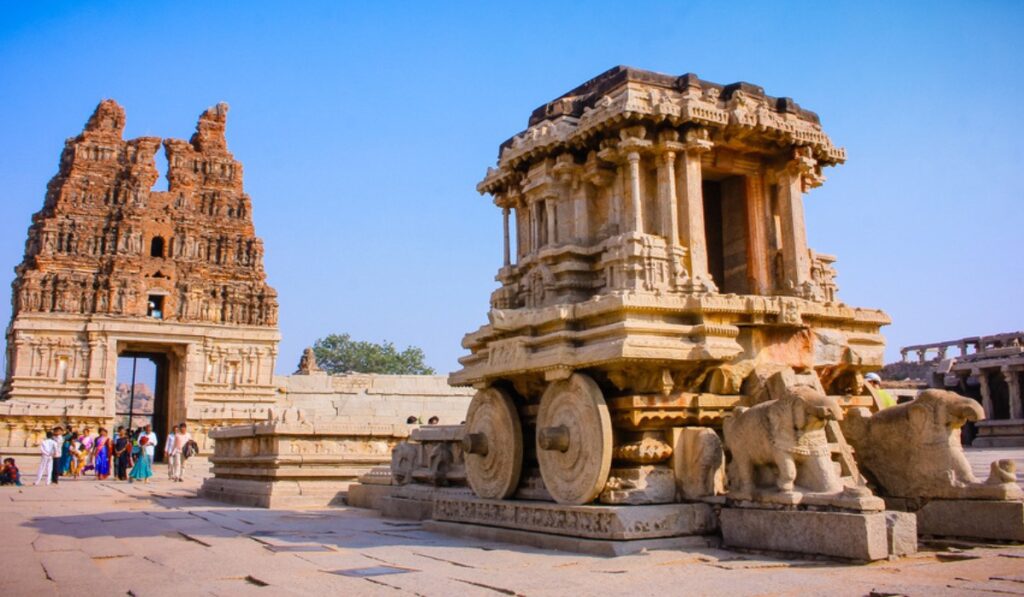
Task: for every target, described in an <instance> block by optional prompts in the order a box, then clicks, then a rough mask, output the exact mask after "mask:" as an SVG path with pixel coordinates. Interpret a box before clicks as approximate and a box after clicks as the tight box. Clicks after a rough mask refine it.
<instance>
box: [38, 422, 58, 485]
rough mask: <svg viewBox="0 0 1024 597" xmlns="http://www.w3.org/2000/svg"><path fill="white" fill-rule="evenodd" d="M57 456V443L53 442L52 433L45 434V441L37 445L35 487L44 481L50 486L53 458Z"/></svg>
mask: <svg viewBox="0 0 1024 597" xmlns="http://www.w3.org/2000/svg"><path fill="white" fill-rule="evenodd" d="M57 454H59V452H58V448H57V442H55V441H53V432H52V431H47V432H46V439H44V440H43V443H41V444H39V473H38V474H37V475H36V485H39V484H40V483H42V482H43V479H46V484H47V485H49V484H50V475H52V474H53V457H54V456H56V455H57Z"/></svg>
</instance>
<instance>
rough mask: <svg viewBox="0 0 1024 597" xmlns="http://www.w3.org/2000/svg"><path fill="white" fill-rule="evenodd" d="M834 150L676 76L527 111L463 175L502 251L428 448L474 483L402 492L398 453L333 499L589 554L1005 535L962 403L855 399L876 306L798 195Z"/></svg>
mask: <svg viewBox="0 0 1024 597" xmlns="http://www.w3.org/2000/svg"><path fill="white" fill-rule="evenodd" d="M845 159H846V153H845V151H844V150H843V149H841V148H838V147H836V146H834V145H833V144H832V142H831V140H830V139H829V137H828V136H827V135H826V134H825V133H824V131H823V130H822V127H821V124H820V121H819V119H818V116H817V115H816V114H815V113H813V112H810V111H808V110H806V109H804V108H801V107H800V106H799V105H798V104H797V103H796V102H794V101H793V100H792V99H789V98H776V97H771V96H768V95H767V94H765V92H764V90H763V89H761V88H760V87H758V86H756V85H752V84H749V83H734V84H731V85H720V84H717V83H711V82H708V81H703V80H701V79H699V78H698V77H697V76H696V75H693V74H686V75H683V76H678V77H677V76H669V75H663V74H658V73H653V72H647V71H641V70H636V69H632V68H625V67H617V68H614V69H612V70H609V71H607V72H605V73H603V74H601V75H599V76H598V77H596V78H594V79H592V80H590V81H588V82H586V83H584V84H583V85H581V86H579V87H577V88H576V89H573V90H572V91H570V92H568V93H566V94H564V95H563V96H561V97H559V98H557V99H556V100H554V101H552V102H549V103H547V104H545V105H543V106H541V107H540V108H538V109H537V110H535V111H534V112H533V114H532V115H531V117H530V120H529V125H528V128H527V129H526V130H525V131H523V132H522V133H520V134H517V135H515V136H514V137H512V138H511V139H509V140H508V141H506V142H505V143H503V144H502V145H501V147H500V150H499V156H498V164H497V167H495V168H491V169H489V170H488V172H487V175H486V177H485V178H484V180H483V181H482V182H481V183H480V184H479V185H478V187H477V188H478V190H479V191H480V192H481V193H487V194H490V195H491V196H492V197H493V198H494V203H495V205H496V206H497V207H498V208H499V209H501V211H502V219H503V223H504V246H503V266H502V267H501V269H500V270H499V271H498V276H497V280H498V282H499V283H500V287H499V288H498V289H497V290H496V291H495V292H494V293H493V294H492V296H491V309H490V311H489V313H488V323H487V324H486V325H484V326H482V327H481V328H479V329H478V330H477V331H474V332H471V333H469V334H467V335H466V337H465V339H464V340H463V346H464V347H465V348H467V349H468V350H469V354H468V355H467V356H465V357H463V358H462V359H460V362H461V364H462V368H461V369H460V370H458V371H456V372H454V373H452V375H451V376H450V383H452V384H453V385H457V386H472V387H473V388H475V389H476V394H475V396H474V398H473V400H472V402H471V403H470V406H469V411H468V414H467V416H466V422H465V425H464V426H463V430H462V434H461V437H460V439H458V441H457V442H456V439H455V438H453V439H452V440H451V442H450V443H451V444H452V445H451V446H450V447H449V449H447V450H445V451H442V452H440V453H441V454H442V455H452V457H454V455H455V454H458V458H459V459H460V465H459V466H460V469H462V470H464V471H465V478H466V483H467V484H468V486H469V488H470V489H471V490H472V492H473V494H474V495H473V496H467V495H465V494H464V493H463V494H458V493H456V494H452V493H451V491H449V490H445V491H443V492H442V491H438V492H437V493H434V494H431V493H430V492H429V491H422V492H419V493H416V492H412V491H410V490H409V489H408V486H409V485H419V486H421V487H427V488H429V487H431V486H437V485H439V483H437V482H436V481H434V480H432V479H435V477H430V476H422V477H420V478H416V477H415V476H414V475H409V474H406V473H404V472H401V471H400V469H399V468H397V467H396V468H393V469H392V479H391V483H392V485H390V486H389V487H390V489H380V486H381V484H382V482H383V481H382V480H383V479H384V478H386V474H384V472H383V471H377V472H376V473H375V474H373V475H371V476H369V477H367V484H366V485H367V486H368V485H370V484H373V485H375V486H377V488H376V489H375V490H374V491H373V492H372V493H374V496H376V501H375V499H374V496H370V495H369V494H370V493H371V492H370V490H368V489H357V488H355V487H354V488H353V492H352V496H353V497H355V501H356V502H359V504H360V505H366V504H369V505H376V503H377V502H380V501H381V500H382V499H385V498H386V499H390V500H400V499H406V500H409V501H410V502H411V501H414V500H419V501H420V502H423V501H427V502H429V507H411V506H410V507H409V508H408V511H409V512H410V513H412V514H413V515H416V516H417V517H424V516H425V515H426V513H429V516H430V517H431V518H432V519H433V520H432V521H431V522H428V523H427V525H428V527H429V528H432V529H437V530H443V531H446V532H452V533H458V534H463V535H468V536H478V537H486V538H491V539H502V540H508V541H516V542H522V543H529V544H534V545H539V546H544V547H556V548H565V549H573V550H579V551H587V552H591V553H604V554H616V553H625V552H629V551H635V550H638V549H641V548H644V547H652V546H653V547H666V546H672V545H692V544H693V543H694V541H697V542H698V543H700V542H709V541H710V542H713V541H716V540H717V539H716V538H714V536H715V534H716V533H720V535H721V540H722V542H724V544H725V545H726V546H731V547H736V548H743V549H766V550H772V551H781V552H790V553H805V554H818V555H826V556H832V557H839V558H845V559H850V560H859V561H870V560H877V559H880V558H885V557H890V556H896V555H904V554H907V553H912V552H913V551H915V550H916V545H917V541H916V535H917V533H918V532H921V533H922V534H936V535H956V536H973V537H982V538H988V539H1011V540H1017V541H1022V540H1024V509H1022V508H1024V503H1022V502H1021V501H1020V489H1019V487H1018V486H1016V485H1015V484H1013V483H1012V482H1011V478H1010V476H1009V473H1008V472H1007V468H1008V467H1009V465H1007V464H1006V463H996V464H995V465H994V467H995V468H994V471H998V472H994V474H993V476H992V478H990V479H989V480H988V481H986V482H979V481H978V480H977V479H974V478H973V477H972V476H971V475H970V473H969V471H965V470H964V459H963V453H962V451H961V448H960V446H959V443H958V442H956V441H953V440H952V439H949V438H951V437H952V436H953V435H954V434H955V432H956V431H957V430H958V429H959V426H960V425H962V424H963V423H964V421H965V420H968V419H970V418H971V417H975V418H980V417H981V414H980V413H977V412H974V411H973V410H971V409H970V408H968V407H967V406H965V405H964V404H963V402H962V400H963V399H962V398H961V397H958V396H955V395H949V394H941V395H934V394H929V395H925V396H922V397H921V398H919V399H918V400H916V401H915V402H913V403H911V404H909V405H904V406H901V407H899V408H893V409H889V410H887V411H883V412H879V410H880V406H881V403H880V401H879V399H878V397H877V396H876V395H875V394H874V391H873V389H872V388H871V387H870V386H868V385H866V384H865V383H864V380H863V375H864V374H865V373H867V372H870V371H873V370H876V369H879V368H881V366H882V356H883V348H884V340H883V338H882V336H881V334H880V332H879V330H880V327H881V326H883V325H886V324H888V323H889V321H890V320H889V318H888V316H886V315H885V313H883V312H882V311H879V310H877V309H866V308H858V307H851V306H848V305H846V304H845V303H843V302H841V301H840V300H839V298H838V296H837V287H836V284H835V269H834V268H833V263H834V262H835V258H834V257H831V256H828V255H824V254H820V253H817V252H815V251H813V250H812V249H810V248H809V247H808V246H807V242H806V233H805V225H804V215H803V214H804V211H803V197H804V194H806V193H807V192H808V191H810V190H811V189H813V188H814V187H817V186H819V185H821V184H822V182H823V181H824V180H825V178H824V175H823V169H824V168H825V167H828V166H835V165H838V164H841V163H842V162H843V161H844V160H845ZM908 442H909V443H908ZM399 450H400V451H408V452H409V454H413V453H422V451H423V450H424V448H423V447H422V446H420V447H412V448H403V447H400V448H399ZM400 451H396V452H395V454H396V457H397V455H399V454H401V453H403V452H400ZM904 453H907V454H912V455H913V456H912V458H910V459H909V460H908V461H907V462H905V463H902V465H901V466H897V467H892V466H889V464H891V461H892V460H893V456H894V455H899V454H904ZM885 456H888V457H889V458H885ZM444 457H447V456H442V458H444ZM423 458H424V457H423V456H422V455H421V456H420V459H421V460H423ZM398 460H399V462H404V460H403V459H402V458H399V459H398ZM896 460H899V457H898V456H896ZM437 478H440V479H444V478H445V477H444V476H443V475H442V476H441V477H437ZM385 487H388V486H385ZM392 509H393V510H395V511H397V510H399V508H395V507H394V506H393V505H392ZM887 509H888V510H887ZM915 511H916V512H920V513H921V514H922V516H921V517H920V518H918V517H916V516H915V515H914V514H912V513H911V512H915ZM932 511H935V512H940V511H941V516H939V517H938V518H942V519H943V520H946V521H948V520H950V519H952V520H953V521H954V522H953V523H952V524H951V525H950V524H946V525H945V526H935V525H934V524H933V522H934V519H936V518H937V517H936V516H933V515H932ZM979 512H981V513H982V514H980V515H979V514H978V513H979ZM978 516H981V517H983V518H987V519H989V520H990V521H999V523H1001V524H1002V529H1001V530H997V531H995V530H993V529H995V527H998V526H999V524H995V525H991V524H990V525H988V526H986V525H985V524H982V523H978V524H975V521H977V517H978ZM982 527H984V528H982Z"/></svg>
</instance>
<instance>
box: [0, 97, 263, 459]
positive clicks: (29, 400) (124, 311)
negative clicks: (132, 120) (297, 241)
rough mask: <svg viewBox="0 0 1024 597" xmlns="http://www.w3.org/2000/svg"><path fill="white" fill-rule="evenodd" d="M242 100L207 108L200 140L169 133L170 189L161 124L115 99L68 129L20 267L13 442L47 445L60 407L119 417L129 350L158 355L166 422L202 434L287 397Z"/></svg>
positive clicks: (9, 400) (66, 414) (3, 441)
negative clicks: (237, 115)
mask: <svg viewBox="0 0 1024 597" xmlns="http://www.w3.org/2000/svg"><path fill="white" fill-rule="evenodd" d="M227 112H228V107H227V105H226V104H218V105H217V106H215V107H213V108H210V109H209V110H206V111H205V112H203V114H202V115H201V116H200V117H199V124H198V125H197V127H196V132H195V134H194V135H193V136H192V138H191V140H189V141H183V140H179V139H165V140H163V141H162V145H163V147H164V149H165V151H166V154H167V160H168V170H167V181H168V190H167V191H163V192H158V191H153V190H152V187H153V184H154V183H155V182H156V180H157V177H158V172H157V169H156V165H155V161H154V156H155V154H156V152H157V150H158V149H159V147H160V146H161V139H159V138H156V137H141V138H138V139H130V140H125V139H124V138H123V133H124V126H125V112H124V110H123V109H122V108H121V106H119V105H118V104H117V103H116V102H114V101H113V100H104V101H103V102H101V103H100V104H99V106H98V107H97V108H96V111H95V112H94V113H93V115H92V116H91V117H90V118H89V121H88V122H87V123H86V125H85V129H84V130H83V131H82V133H81V134H80V135H78V136H77V137H74V138H71V139H68V140H67V142H66V143H65V147H64V151H63V153H62V154H61V159H60V167H59V170H58V172H57V174H56V176H54V177H53V179H52V180H51V181H50V183H49V185H48V187H47V192H46V199H45V202H44V204H43V208H42V209H41V210H40V211H39V212H38V213H36V214H35V215H34V216H33V218H32V225H31V227H30V228H29V231H28V240H27V242H26V244H25V258H24V261H22V263H21V264H20V265H19V266H18V267H17V268H16V270H15V272H16V274H17V275H16V278H15V280H14V284H13V288H12V290H13V299H12V301H13V317H12V319H11V323H10V325H9V327H8V328H7V377H6V381H5V384H4V387H3V389H2V395H3V398H4V402H2V403H0V420H2V421H3V422H4V424H5V427H6V429H5V433H4V436H3V437H0V446H4V451H5V452H10V451H11V448H14V451H17V449H19V448H31V450H30V451H34V450H35V448H34V446H35V445H36V444H37V443H38V440H39V439H40V437H41V434H42V432H43V431H44V429H45V428H46V427H48V426H50V425H53V424H57V423H65V424H67V423H70V424H72V425H74V426H76V427H79V426H81V425H85V424H89V425H91V426H92V427H93V428H94V429H95V428H96V427H97V426H100V425H103V426H110V425H111V424H112V423H113V421H114V413H115V385H116V381H115V379H116V375H117V358H118V356H120V355H125V354H146V355H151V356H154V357H155V358H156V362H158V367H159V368H160V369H161V370H160V372H159V373H158V379H159V380H160V382H161V384H162V385H163V387H162V388H155V391H156V394H157V395H158V396H160V397H162V399H163V400H164V401H165V403H164V404H163V405H162V407H163V411H162V416H160V417H158V420H157V421H156V425H157V427H158V428H159V429H158V432H159V433H160V434H161V435H164V434H165V429H164V428H165V427H166V424H167V422H168V421H170V422H173V423H178V422H182V421H187V422H189V423H191V424H192V426H193V430H194V431H193V433H195V434H196V435H197V436H199V437H202V436H203V435H205V432H206V430H207V429H209V428H211V427H213V426H216V425H221V424H224V423H225V422H227V421H225V420H223V419H220V418H218V416H217V415H216V414H213V413H217V412H220V407H222V406H225V405H230V406H231V407H232V408H234V409H253V408H258V407H259V405H268V404H272V403H273V402H274V401H275V400H276V398H277V390H276V388H275V386H274V382H273V375H274V365H275V361H276V359H277V343H278V340H279V337H280V335H279V332H278V329H277V310H278V305H277V293H276V292H275V291H274V289H273V288H271V287H270V286H269V285H267V281H266V274H265V272H264V269H263V243H262V241H261V240H260V239H259V238H258V237H257V236H256V234H255V231H254V229H253V223H252V202H251V200H250V198H249V196H248V195H247V194H246V193H245V191H244V189H243V187H242V165H241V164H240V163H239V162H238V161H237V160H235V159H234V157H233V156H232V155H231V153H230V151H228V148H227V142H226V140H225V136H224V132H225V125H226V119H227Z"/></svg>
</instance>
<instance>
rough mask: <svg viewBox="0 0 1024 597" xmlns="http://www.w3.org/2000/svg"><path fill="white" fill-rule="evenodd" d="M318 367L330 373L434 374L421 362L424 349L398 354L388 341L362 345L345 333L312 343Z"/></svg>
mask: <svg viewBox="0 0 1024 597" xmlns="http://www.w3.org/2000/svg"><path fill="white" fill-rule="evenodd" d="M313 354H315V355H316V362H317V364H318V365H320V368H321V369H323V370H324V371H326V372H328V373H331V374H339V373H348V372H350V371H351V372H355V373H385V374H389V375H433V374H434V370H433V369H432V368H430V367H428V366H427V365H426V364H425V363H424V362H423V359H424V354H423V349H421V348H417V347H415V346H409V347H408V348H406V349H405V350H403V351H401V352H399V350H398V349H397V348H395V345H394V344H393V343H391V342H388V341H386V340H385V341H384V342H383V343H381V344H377V343H376V342H363V341H360V340H353V339H352V337H351V336H349V335H348V334H331V335H330V336H327V337H326V338H320V339H319V340H317V341H316V342H315V343H314V344H313Z"/></svg>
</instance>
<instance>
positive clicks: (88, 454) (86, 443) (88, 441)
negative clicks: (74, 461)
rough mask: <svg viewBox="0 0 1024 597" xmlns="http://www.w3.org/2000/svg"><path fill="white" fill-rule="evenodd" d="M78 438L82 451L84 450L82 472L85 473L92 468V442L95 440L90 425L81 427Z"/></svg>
mask: <svg viewBox="0 0 1024 597" xmlns="http://www.w3.org/2000/svg"><path fill="white" fill-rule="evenodd" d="M79 440H80V441H81V442H82V451H83V452H85V462H84V465H83V466H82V473H87V472H89V471H90V470H92V469H94V468H95V467H94V466H93V463H92V460H93V456H94V455H93V451H92V447H93V444H94V443H95V442H96V436H95V435H93V434H92V428H91V427H84V428H83V429H82V435H80V436H79Z"/></svg>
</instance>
